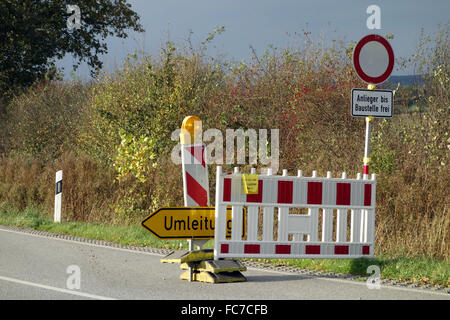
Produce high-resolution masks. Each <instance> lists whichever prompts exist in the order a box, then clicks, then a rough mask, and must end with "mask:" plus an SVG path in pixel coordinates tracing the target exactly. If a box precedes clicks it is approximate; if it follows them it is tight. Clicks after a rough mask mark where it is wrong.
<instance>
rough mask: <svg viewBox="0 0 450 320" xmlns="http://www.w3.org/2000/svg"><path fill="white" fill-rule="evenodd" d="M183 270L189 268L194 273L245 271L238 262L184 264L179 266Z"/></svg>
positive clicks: (222, 261) (214, 261) (209, 261)
mask: <svg viewBox="0 0 450 320" xmlns="http://www.w3.org/2000/svg"><path fill="white" fill-rule="evenodd" d="M180 268H181V269H183V270H188V269H189V268H192V269H194V270H195V271H202V272H203V271H208V272H212V273H219V272H234V271H246V270H247V268H246V267H245V266H244V265H243V264H242V263H241V262H240V261H238V260H203V261H196V262H185V263H182V264H181V265H180Z"/></svg>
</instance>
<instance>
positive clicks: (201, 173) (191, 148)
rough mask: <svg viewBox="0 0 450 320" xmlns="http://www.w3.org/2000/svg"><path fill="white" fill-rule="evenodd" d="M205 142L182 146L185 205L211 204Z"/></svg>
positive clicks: (199, 205) (200, 205) (206, 205)
mask: <svg viewBox="0 0 450 320" xmlns="http://www.w3.org/2000/svg"><path fill="white" fill-rule="evenodd" d="M205 148H206V147H205V145H204V144H186V145H182V146H181V157H182V158H181V160H182V165H183V188H184V190H183V191H184V192H183V193H184V205H185V207H197V206H198V207H208V206H209V179H208V168H207V166H206V162H205Z"/></svg>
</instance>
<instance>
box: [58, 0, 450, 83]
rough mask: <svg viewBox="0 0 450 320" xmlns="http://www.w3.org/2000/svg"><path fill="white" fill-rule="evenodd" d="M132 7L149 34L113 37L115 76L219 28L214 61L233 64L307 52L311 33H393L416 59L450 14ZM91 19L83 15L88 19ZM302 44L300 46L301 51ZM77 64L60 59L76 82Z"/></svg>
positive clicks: (106, 66) (173, 1) (338, 36)
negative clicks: (281, 52) (134, 59)
mask: <svg viewBox="0 0 450 320" xmlns="http://www.w3.org/2000/svg"><path fill="white" fill-rule="evenodd" d="M128 3H129V4H131V6H132V9H133V10H134V11H136V12H137V13H138V14H139V16H140V18H141V19H140V22H141V24H142V26H143V28H144V29H145V32H144V33H136V32H129V33H128V38H127V39H119V38H111V37H108V38H107V39H106V43H107V45H108V53H107V54H105V55H102V56H101V60H102V61H103V68H102V71H103V72H109V73H111V72H114V71H115V70H116V69H118V67H120V66H121V65H122V64H123V61H124V60H125V58H126V57H127V56H128V55H129V54H133V53H135V52H144V53H145V55H150V56H157V55H158V54H159V51H160V49H161V47H162V46H163V44H164V43H165V42H166V41H173V42H175V43H177V44H183V43H185V44H186V43H187V42H188V41H191V43H192V45H193V47H194V48H195V47H197V48H198V47H199V46H200V45H201V42H202V41H204V40H205V39H206V37H207V36H208V34H210V33H211V32H213V30H214V29H215V28H220V27H222V26H223V27H224V28H225V31H224V32H223V33H222V34H220V35H218V36H216V37H215V38H214V40H213V41H212V43H210V45H209V46H208V49H207V50H206V52H207V55H208V56H211V57H218V56H221V57H225V60H227V61H249V60H250V59H251V56H252V55H253V52H252V48H253V49H254V50H255V52H256V54H257V55H258V56H260V55H262V54H263V53H264V51H265V50H266V49H268V48H269V46H270V45H273V46H274V47H276V48H279V49H284V48H292V46H294V49H295V48H299V46H298V45H299V43H298V42H297V41H302V40H303V39H302V38H299V37H298V35H302V34H303V31H307V32H311V37H312V39H313V40H314V41H315V42H317V41H318V40H319V39H323V40H324V42H325V44H326V45H327V46H328V45H330V44H331V43H332V41H333V40H343V41H344V42H345V43H346V44H348V43H350V42H351V41H358V40H359V39H361V38H362V37H363V36H365V35H367V34H371V33H375V34H379V35H381V36H384V37H385V36H386V35H388V34H393V36H394V38H393V39H391V40H390V43H391V45H392V47H393V49H394V53H395V57H396V59H397V58H400V57H402V58H408V57H411V56H412V55H413V54H414V53H415V49H416V46H417V45H418V43H419V40H420V32H421V30H423V32H424V34H425V35H431V36H433V35H434V34H435V33H436V32H437V30H438V24H439V23H442V24H446V23H448V21H449V20H448V15H447V14H446V12H448V11H449V9H450V4H449V3H448V1H445V2H444V1H433V2H432V3H425V2H423V1H407V0H402V1H396V2H394V3H391V2H387V1H373V0H372V1H368V0H363V1H358V2H356V3H355V2H353V1H351V0H344V1H340V2H339V3H336V2H333V1H331V0H323V1H321V2H319V3H318V2H313V1H301V2H299V1H295V0H285V1H281V2H275V1H271V0H262V1H254V0H248V1H246V2H244V3H241V2H239V1H236V0H230V1H228V2H227V3H222V2H219V1H217V0H216V1H207V0H197V1H195V2H193V1H192V2H186V1H181V0H168V1H162V0H152V1H143V0H129V1H128ZM373 4H376V5H378V6H379V7H380V22H381V29H372V30H370V29H368V27H367V20H368V18H369V16H371V14H367V13H366V10H367V8H368V7H369V6H370V5H373ZM82 19H83V14H82V13H81V20H82ZM295 45H297V46H295ZM73 62H74V59H73V58H72V57H71V56H70V55H68V56H66V57H64V58H63V59H61V60H59V61H57V63H56V66H57V67H58V68H61V67H62V68H64V79H65V80H66V79H69V78H70V77H69V76H70V74H71V71H72V64H73ZM416 74H417V73H415V72H414V68H413V67H412V66H410V67H409V68H407V69H406V70H402V69H399V66H398V65H397V64H396V65H395V67H394V70H393V72H392V75H393V76H402V75H416ZM74 77H75V78H79V79H82V80H89V79H92V78H91V77H90V75H89V68H88V66H87V64H86V63H85V62H83V63H81V64H80V66H79V68H78V70H77V71H76V72H75V73H74Z"/></svg>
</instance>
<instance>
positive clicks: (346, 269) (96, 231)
mask: <svg viewBox="0 0 450 320" xmlns="http://www.w3.org/2000/svg"><path fill="white" fill-rule="evenodd" d="M0 225H9V226H17V227H23V228H30V229H35V230H42V231H48V232H54V233H60V234H68V235H73V236H79V237H84V238H90V239H98V240H105V241H111V242H114V243H118V244H121V245H131V246H149V247H154V248H164V249H187V248H188V246H187V241H185V240H160V239H158V238H156V237H155V236H153V235H152V234H150V233H149V232H148V231H146V230H145V229H144V228H142V227H141V226H140V224H136V225H108V224H100V223H87V222H62V223H54V222H53V220H52V219H50V218H49V217H47V216H45V215H43V214H42V213H41V212H40V210H39V209H37V208H33V207H28V208H26V209H25V210H24V211H19V210H17V209H15V208H12V207H10V206H7V205H5V204H0ZM213 245H214V244H213V241H212V240H210V241H208V243H207V244H206V245H205V247H206V248H212V247H213ZM252 260H257V261H261V262H266V263H271V264H275V265H286V266H295V267H300V268H305V269H311V270H319V271H323V272H334V273H343V274H352V275H359V276H361V279H362V280H364V279H365V278H366V277H368V276H370V275H369V274H368V273H367V268H368V267H369V266H370V265H377V266H378V267H380V270H381V278H382V279H391V280H396V281H399V282H411V283H417V284H431V285H440V286H444V287H450V262H448V261H439V260H435V259H431V258H421V257H405V256H395V255H382V256H375V258H374V259H252Z"/></svg>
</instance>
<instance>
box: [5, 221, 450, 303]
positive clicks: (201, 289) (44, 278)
mask: <svg viewBox="0 0 450 320" xmlns="http://www.w3.org/2000/svg"><path fill="white" fill-rule="evenodd" d="M161 257H162V256H161V255H157V254H153V253H146V252H140V251H134V250H127V249H120V248H113V247H107V246H99V245H94V244H89V243H81V242H77V241H69V240H62V239H55V238H49V237H44V236H39V235H32V234H29V233H22V232H19V231H13V230H7V229H3V228H2V227H1V226H0V300H9V299H27V300H28V299H33V300H34V299H64V300H65V299H127V300H128V299H151V300H162V299H175V300H178V299H188V300H191V299H193V300H197V299H198V300H208V299H219V300H229V299H232V300H240V299H245V300H265V299H275V300H278V299H281V300H289V299H295V300H298V299H313V300H314V299H327V300H328V299H356V300H359V299H372V300H373V299H376V300H378V299H420V300H424V299H433V300H436V299H447V300H450V294H448V293H438V292H432V291H429V290H423V289H412V288H400V287H399V288H397V287H392V286H383V285H382V286H381V288H380V289H372V290H370V289H368V288H367V286H366V284H365V283H364V282H362V283H359V282H356V281H350V280H345V279H328V278H321V277H318V276H307V275H301V274H292V273H288V272H278V271H265V270H258V269H248V270H247V271H245V272H244V275H245V276H246V277H247V281H246V282H240V283H223V284H209V283H200V282H191V283H190V282H187V281H183V280H180V279H179V276H180V274H181V272H182V271H181V270H180V269H179V265H178V264H162V263H160V259H161ZM73 265H75V266H78V267H79V271H80V288H79V289H70V288H68V286H67V284H68V280H69V287H70V284H73V283H76V282H73V281H71V280H73V276H74V274H73V273H68V272H67V271H68V268H69V266H73Z"/></svg>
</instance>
